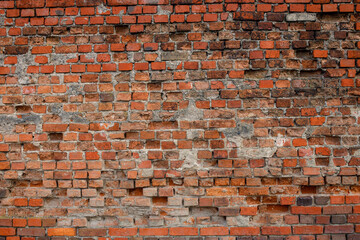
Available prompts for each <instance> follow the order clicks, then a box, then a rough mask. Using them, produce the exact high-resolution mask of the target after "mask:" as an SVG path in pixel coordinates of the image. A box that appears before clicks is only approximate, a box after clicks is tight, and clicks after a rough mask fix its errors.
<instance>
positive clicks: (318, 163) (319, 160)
mask: <svg viewBox="0 0 360 240" xmlns="http://www.w3.org/2000/svg"><path fill="white" fill-rule="evenodd" d="M329 161H330V160H329V158H316V159H315V163H316V166H329Z"/></svg>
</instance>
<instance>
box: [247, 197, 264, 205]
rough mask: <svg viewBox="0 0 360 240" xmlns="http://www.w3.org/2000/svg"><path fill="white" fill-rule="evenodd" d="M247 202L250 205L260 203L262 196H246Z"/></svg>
mask: <svg viewBox="0 0 360 240" xmlns="http://www.w3.org/2000/svg"><path fill="white" fill-rule="evenodd" d="M246 203H247V204H249V205H253V204H260V203H261V197H246Z"/></svg>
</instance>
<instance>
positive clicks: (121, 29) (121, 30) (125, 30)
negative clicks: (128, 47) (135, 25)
mask: <svg viewBox="0 0 360 240" xmlns="http://www.w3.org/2000/svg"><path fill="white" fill-rule="evenodd" d="M115 32H116V33H117V34H125V33H128V32H129V26H128V25H125V24H118V25H116V26H115Z"/></svg>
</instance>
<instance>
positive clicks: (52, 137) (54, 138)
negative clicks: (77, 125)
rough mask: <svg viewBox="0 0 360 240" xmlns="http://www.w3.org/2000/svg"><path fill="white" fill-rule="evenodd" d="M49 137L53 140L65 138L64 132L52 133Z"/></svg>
mask: <svg viewBox="0 0 360 240" xmlns="http://www.w3.org/2000/svg"><path fill="white" fill-rule="evenodd" d="M49 138H50V140H51V141H61V140H63V134H62V133H50V134H49Z"/></svg>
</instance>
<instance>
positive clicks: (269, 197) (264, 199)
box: [261, 196, 278, 203]
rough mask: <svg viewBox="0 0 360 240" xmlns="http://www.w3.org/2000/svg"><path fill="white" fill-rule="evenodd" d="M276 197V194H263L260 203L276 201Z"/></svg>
mask: <svg viewBox="0 0 360 240" xmlns="http://www.w3.org/2000/svg"><path fill="white" fill-rule="evenodd" d="M277 201H278V199H277V197H276V196H263V197H262V200H261V202H262V203H277Z"/></svg>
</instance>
